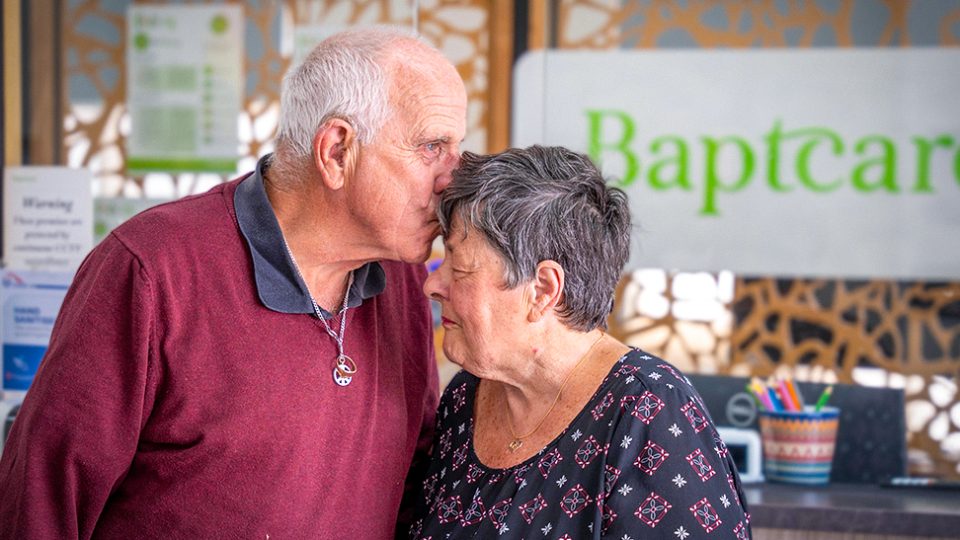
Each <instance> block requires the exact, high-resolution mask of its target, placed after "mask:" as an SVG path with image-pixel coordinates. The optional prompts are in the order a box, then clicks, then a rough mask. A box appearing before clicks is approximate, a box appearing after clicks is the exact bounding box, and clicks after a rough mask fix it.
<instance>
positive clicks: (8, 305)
mask: <svg viewBox="0 0 960 540" xmlns="http://www.w3.org/2000/svg"><path fill="white" fill-rule="evenodd" d="M72 279H73V273H60V272H57V273H54V272H26V271H25V272H19V271H9V270H8V271H4V272H3V273H2V276H0V306H2V315H3V319H2V320H3V325H2V334H0V335H2V341H3V393H4V396H5V397H17V396H18V395H22V394H23V393H25V392H26V391H27V389H28V388H30V383H31V382H33V376H34V375H35V374H36V372H37V368H38V367H39V366H40V361H41V360H42V359H43V355H44V354H45V353H46V351H47V345H48V344H49V342H50V333H51V332H52V330H53V323H54V322H55V321H56V319H57V313H59V311H60V305H61V304H62V303H63V298H64V296H66V294H67V288H68V287H69V286H70V281H71V280H72Z"/></svg>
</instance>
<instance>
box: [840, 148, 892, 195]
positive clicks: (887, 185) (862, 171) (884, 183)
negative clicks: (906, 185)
mask: <svg viewBox="0 0 960 540" xmlns="http://www.w3.org/2000/svg"><path fill="white" fill-rule="evenodd" d="M869 145H874V146H879V147H880V150H881V152H880V155H879V156H877V157H875V158H873V159H866V160H864V161H863V162H861V163H860V164H859V165H857V166H856V167H854V169H853V178H852V179H851V180H852V181H853V187H854V189H856V190H857V191H863V192H866V193H870V192H872V191H876V190H878V189H881V188H883V189H886V190H887V191H889V192H891V193H896V192H897V191H899V188H897V180H896V176H895V173H896V170H897V149H896V148H895V147H894V146H893V141H891V140H890V139H888V138H887V137H883V136H881V135H871V136H869V137H864V138H863V139H860V140H859V141H857V144H856V146H855V147H854V151H855V152H856V153H857V154H859V155H861V156H862V155H864V154H865V153H866V151H867V146H869ZM871 168H879V171H880V172H879V175H878V177H877V179H876V180H875V181H872V182H871V181H869V180H868V179H867V169H871Z"/></svg>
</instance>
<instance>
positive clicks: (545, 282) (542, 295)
mask: <svg viewBox="0 0 960 540" xmlns="http://www.w3.org/2000/svg"><path fill="white" fill-rule="evenodd" d="M563 285H564V274H563V267H562V266H560V263H558V262H556V261H552V260H546V261H541V262H540V263H538V264H537V271H536V272H535V273H534V275H533V282H532V283H531V284H530V287H531V298H530V300H531V301H530V311H529V313H528V315H527V319H528V320H529V321H530V322H537V321H540V320H542V319H543V318H544V317H545V316H547V315H548V314H549V313H552V312H553V310H554V309H556V307H557V306H558V305H559V304H560V302H561V301H562V300H563Z"/></svg>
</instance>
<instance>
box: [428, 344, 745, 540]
mask: <svg viewBox="0 0 960 540" xmlns="http://www.w3.org/2000/svg"><path fill="white" fill-rule="evenodd" d="M478 383H479V379H478V378H476V377H474V376H473V375H470V374H469V373H466V372H460V373H459V374H457V376H456V377H454V379H453V381H451V383H450V384H449V385H448V386H447V390H446V391H445V392H444V395H443V398H442V399H441V400H440V409H439V412H440V414H439V415H438V426H437V432H436V438H435V439H434V445H433V455H432V462H431V464H430V469H429V471H428V473H427V477H426V480H425V481H424V483H423V491H422V493H421V494H420V496H419V497H418V501H417V514H416V519H415V520H414V523H413V527H412V528H411V536H412V538H415V539H418V540H419V539H423V540H440V539H447V538H525V539H570V540H580V539H585V538H611V539H617V540H630V539H632V540H639V539H641V538H670V539H676V540H685V539H687V538H690V539H696V538H724V539H726V538H730V539H745V538H750V525H749V514H748V513H747V509H746V507H745V504H744V497H743V491H742V490H741V487H740V479H739V477H738V476H737V472H736V469H735V467H734V464H733V461H732V458H731V457H730V456H729V453H728V451H727V449H726V446H725V445H724V444H723V441H722V440H720V437H719V436H718V435H717V432H716V429H715V427H714V425H713V422H712V421H711V420H710V418H709V415H708V414H707V412H706V408H705V407H704V405H703V402H702V400H701V399H700V396H699V395H698V394H697V392H696V390H695V389H694V388H693V386H692V385H691V384H690V383H689V382H688V381H687V379H686V377H684V376H683V375H682V374H680V372H679V371H677V369H676V368H674V367H673V366H671V365H670V364H668V363H666V362H665V361H663V360H661V359H659V358H657V357H655V356H653V355H649V354H646V353H644V352H643V351H640V350H632V351H631V352H629V353H627V354H626V355H624V357H623V358H621V359H620V360H619V361H618V362H617V363H616V364H615V365H614V366H613V368H612V369H611V371H610V373H609V374H608V375H607V377H606V378H605V379H604V381H603V383H602V384H601V385H600V387H599V389H598V390H597V392H596V394H594V396H593V397H592V398H591V400H590V401H589V402H588V403H587V405H586V406H585V407H584V409H583V410H582V411H581V412H580V413H579V414H578V415H577V417H576V418H574V420H573V422H571V424H570V426H568V427H567V429H566V430H565V431H564V432H563V433H561V434H560V435H559V436H558V437H557V438H556V439H554V440H553V441H552V442H551V443H550V444H549V445H547V446H546V447H545V448H544V449H543V450H541V451H540V452H539V453H538V454H537V455H535V456H533V457H531V458H530V459H528V460H526V461H524V462H523V463H520V464H519V465H515V466H513V467H509V468H506V469H492V468H490V467H486V466H484V465H483V464H482V463H480V461H479V460H478V459H477V456H476V454H475V453H474V450H473V419H472V416H473V405H474V396H475V395H476V390H477V384H478Z"/></svg>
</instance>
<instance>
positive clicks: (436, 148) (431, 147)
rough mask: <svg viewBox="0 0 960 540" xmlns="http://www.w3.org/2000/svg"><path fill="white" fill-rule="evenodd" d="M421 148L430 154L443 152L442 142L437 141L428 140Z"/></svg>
mask: <svg viewBox="0 0 960 540" xmlns="http://www.w3.org/2000/svg"><path fill="white" fill-rule="evenodd" d="M423 149H424V150H426V151H427V153H428V154H430V155H431V156H436V155H440V153H441V152H443V144H441V143H440V142H437V141H434V142H428V143H426V144H424V145H423Z"/></svg>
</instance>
